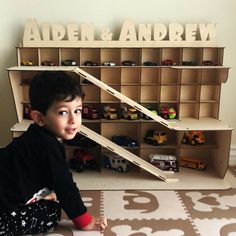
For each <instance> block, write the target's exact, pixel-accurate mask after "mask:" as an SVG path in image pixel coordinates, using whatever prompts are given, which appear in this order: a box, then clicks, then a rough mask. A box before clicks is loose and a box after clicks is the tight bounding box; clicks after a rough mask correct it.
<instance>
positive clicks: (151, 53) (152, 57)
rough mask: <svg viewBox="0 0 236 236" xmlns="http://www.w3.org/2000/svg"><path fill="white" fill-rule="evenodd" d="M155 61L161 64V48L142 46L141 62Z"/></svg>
mask: <svg viewBox="0 0 236 236" xmlns="http://www.w3.org/2000/svg"><path fill="white" fill-rule="evenodd" d="M147 61H149V62H155V63H157V65H161V49H160V48H143V49H142V51H141V64H142V65H143V63H144V62H147Z"/></svg>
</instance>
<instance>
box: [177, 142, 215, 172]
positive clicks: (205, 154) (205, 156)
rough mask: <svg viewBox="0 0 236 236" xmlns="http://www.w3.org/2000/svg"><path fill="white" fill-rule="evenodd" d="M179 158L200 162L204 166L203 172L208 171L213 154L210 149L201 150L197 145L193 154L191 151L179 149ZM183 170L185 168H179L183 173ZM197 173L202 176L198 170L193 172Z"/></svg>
mask: <svg viewBox="0 0 236 236" xmlns="http://www.w3.org/2000/svg"><path fill="white" fill-rule="evenodd" d="M181 157H187V158H189V159H192V160H201V161H202V162H203V163H204V164H205V165H206V168H207V169H206V170H204V172H205V171H209V168H210V163H211V162H212V160H211V159H212V158H214V157H213V152H212V149H205V148H201V147H200V146H199V145H198V148H196V149H194V152H193V149H192V150H191V149H181V150H180V158H181ZM184 170H185V167H183V168H181V171H184ZM195 171H197V172H199V175H201V174H202V171H200V170H195Z"/></svg>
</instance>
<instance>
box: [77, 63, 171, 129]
mask: <svg viewBox="0 0 236 236" xmlns="http://www.w3.org/2000/svg"><path fill="white" fill-rule="evenodd" d="M74 72H75V73H77V74H79V75H80V76H82V77H83V78H85V79H87V80H89V81H90V82H92V83H93V84H95V85H97V86H98V87H100V88H101V89H103V90H105V91H106V92H108V93H110V94H111V95H113V96H115V97H116V98H118V99H120V100H121V101H122V102H125V103H127V104H129V105H130V106H132V107H134V108H135V109H137V110H138V111H139V112H142V113H144V114H145V115H147V116H149V117H151V118H152V119H153V120H155V121H157V122H159V123H160V124H161V125H164V126H166V127H167V128H169V129H173V127H172V126H171V125H170V123H169V122H168V121H167V120H165V119H163V118H162V117H160V116H158V115H156V114H154V113H153V112H151V111H149V110H148V109H147V108H145V107H144V106H142V105H140V104H138V103H137V102H135V101H133V100H132V99H130V98H128V97H126V96H125V95H123V94H122V93H120V92H118V91H116V90H115V89H113V88H112V87H110V86H108V85H107V84H105V83H104V82H102V81H100V80H98V79H96V78H95V77H94V76H92V75H90V74H89V73H87V72H85V71H84V70H82V69H80V68H79V67H75V68H74Z"/></svg>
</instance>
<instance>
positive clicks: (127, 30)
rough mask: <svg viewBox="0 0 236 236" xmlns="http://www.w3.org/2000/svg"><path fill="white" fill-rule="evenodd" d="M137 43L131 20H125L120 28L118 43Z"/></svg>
mask: <svg viewBox="0 0 236 236" xmlns="http://www.w3.org/2000/svg"><path fill="white" fill-rule="evenodd" d="M127 40H130V41H137V36H136V31H135V24H134V23H133V22H132V21H131V20H126V21H125V22H124V24H123V26H122V29H121V32H120V37H119V41H127Z"/></svg>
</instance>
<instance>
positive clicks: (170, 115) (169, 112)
mask: <svg viewBox="0 0 236 236" xmlns="http://www.w3.org/2000/svg"><path fill="white" fill-rule="evenodd" d="M161 117H162V118H164V119H166V120H167V119H174V118H175V117H176V111H175V109H174V108H173V107H171V108H168V107H165V106H164V107H162V108H161Z"/></svg>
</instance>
